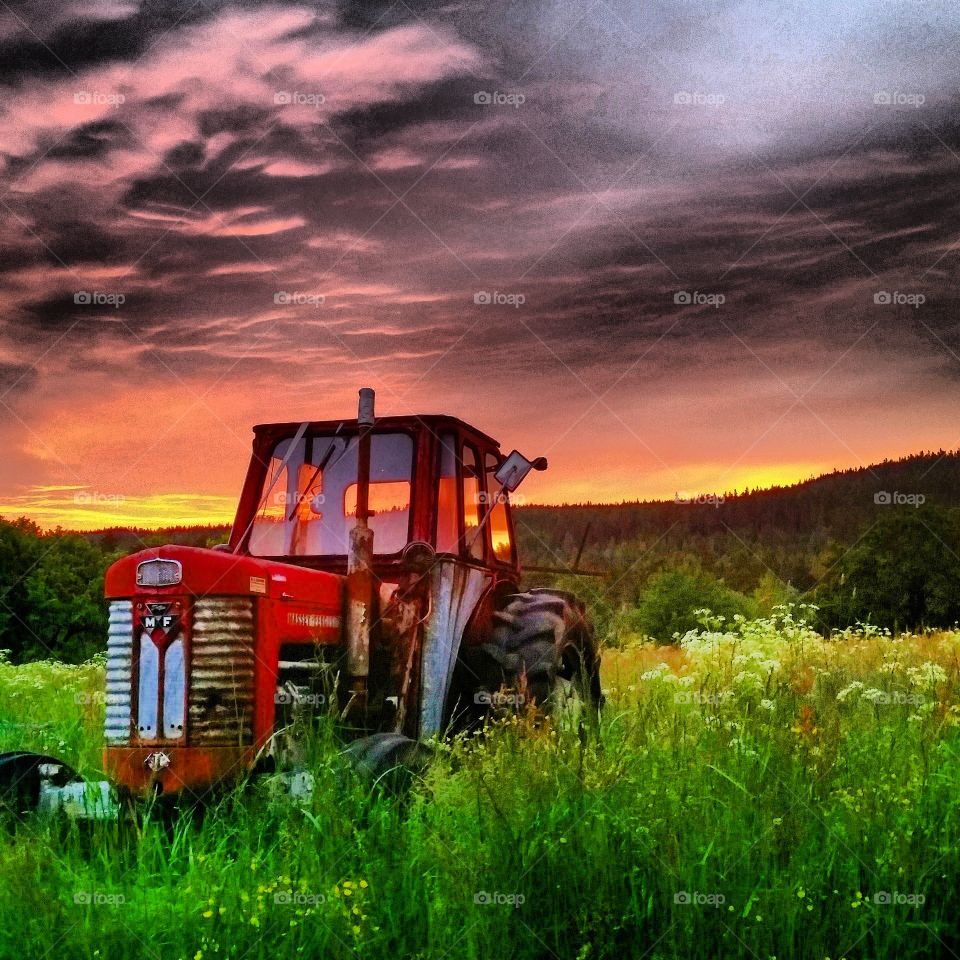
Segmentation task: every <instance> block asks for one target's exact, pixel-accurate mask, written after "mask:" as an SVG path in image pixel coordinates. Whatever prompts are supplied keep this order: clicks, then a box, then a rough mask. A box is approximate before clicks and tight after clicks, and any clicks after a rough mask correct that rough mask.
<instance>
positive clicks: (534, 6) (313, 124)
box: [0, 0, 960, 528]
mask: <svg viewBox="0 0 960 960" xmlns="http://www.w3.org/2000/svg"><path fill="white" fill-rule="evenodd" d="M958 50H960V7H958V6H957V5H956V4H954V3H951V2H948V0H901V2H897V0H848V2H839V0H833V2H825V0H804V2H802V3H800V2H796V3H794V2H789V0H777V2H734V0H701V2H665V3H657V2H654V3H643V4H641V3H637V2H635V0H633V2H629V0H623V2H617V0H596V2H590V0H586V2H584V3H573V2H566V3H549V2H542V3H536V2H529V3H522V2H507V0H483V2H470V0H466V2H458V0H453V2H451V3H449V4H439V3H438V4H428V3H418V2H414V0H396V2H394V3H390V2H383V3H376V2H367V3H357V4H353V3H330V4H324V3H312V4H295V3H289V4H286V3H284V4H268V3H257V2H247V3H222V2H215V0H199V2H196V0H184V2H177V0H152V2H137V0H129V2H121V0H117V2H114V0H91V2H82V0H81V2H70V0H57V2H54V0H25V2H11V3H9V5H8V4H5V3H4V4H0V84H3V88H4V89H3V95H2V98H0V151H2V162H3V175H2V179H0V213H2V217H0V444H2V455H0V514H2V515H4V516H7V517H13V516H18V515H21V514H22V515H27V516H31V517H33V518H35V519H36V520H37V521H38V522H40V523H41V524H42V525H44V526H53V525H56V524H62V525H64V526H68V527H75V528H92V527H99V526H103V525H105V524H113V523H131V524H138V525H141V526H149V525H158V524H162V523H171V522H185V523H193V522H202V521H220V520H225V519H228V518H229V517H230V516H231V514H232V508H233V504H234V502H235V499H236V496H237V493H238V491H239V486H240V482H241V480H242V477H243V473H244V470H245V467H246V462H247V459H248V456H249V449H250V441H251V436H252V435H251V432H250V427H251V426H252V425H253V424H254V423H257V422H265V421H270V420H303V419H325V418H335V417H341V416H353V415H355V403H356V391H357V388H358V387H360V386H364V385H369V386H372V387H374V388H375V389H376V390H377V406H378V411H379V412H380V413H381V414H384V415H385V414H388V413H389V414H403V413H419V412H423V413H450V414H454V415H457V416H460V417H462V418H464V419H465V420H468V421H470V422H472V423H475V424H476V425H477V426H478V427H480V428H481V429H483V430H485V431H486V432H488V433H490V434H492V435H493V436H495V437H497V438H498V439H499V440H500V441H501V442H502V444H503V445H504V447H505V448H506V449H507V450H509V449H511V448H513V447H518V448H519V449H521V450H522V451H523V452H525V453H527V454H529V455H531V456H533V455H546V456H547V457H548V458H549V460H550V463H551V466H550V470H549V471H548V472H547V473H546V474H542V475H537V476H535V477H534V478H533V479H531V480H530V481H529V482H528V485H527V487H526V488H525V490H524V493H525V494H526V495H527V496H528V497H529V498H530V499H533V500H537V501H541V502H560V501H564V500H595V501H610V500H621V499H636V498H652V497H673V496H674V495H675V494H676V493H678V492H681V493H686V494H688V495H690V494H695V493H702V492H707V491H722V490H730V489H733V488H740V489H742V488H744V487H745V486H760V485H769V484H772V483H783V482H791V481H794V480H799V479H805V478H807V477H809V476H811V475H813V474H817V473H820V472H824V471H826V470H829V469H832V468H834V467H844V466H853V465H860V464H865V463H871V462H875V461H878V460H882V459H883V458H884V457H896V456H901V455H904V454H907V453H910V452H914V451H918V450H921V449H931V448H932V449H937V448H940V447H945V448H952V447H957V446H960V390H958V389H957V387H958V383H960V378H958V374H960V328H958V319H957V317H958V314H957V309H956V308H957V300H958V297H957V288H956V278H957V271H958V261H960V217H958V216H957V212H958V207H960V120H958V118H960V111H958V106H960V94H958V88H960V55H958ZM485 301H488V302H485Z"/></svg>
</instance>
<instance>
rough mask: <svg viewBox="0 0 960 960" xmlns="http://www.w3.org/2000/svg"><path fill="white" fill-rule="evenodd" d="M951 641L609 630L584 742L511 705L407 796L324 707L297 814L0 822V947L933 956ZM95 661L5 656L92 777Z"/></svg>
mask: <svg viewBox="0 0 960 960" xmlns="http://www.w3.org/2000/svg"><path fill="white" fill-rule="evenodd" d="M728 627H729V625H728ZM958 646H960V634H946V635H942V636H940V637H937V636H929V635H927V636H924V637H920V638H917V637H905V638H896V639H893V638H887V637H883V636H877V635H875V634H873V633H871V632H865V631H859V632H852V633H850V634H849V635H848V636H847V637H846V640H845V642H844V643H838V642H836V640H825V639H822V638H820V637H817V636H816V634H814V633H813V632H812V631H810V630H809V629H808V628H805V627H804V626H803V625H802V624H801V623H799V622H798V621H797V620H796V619H794V617H793V616H792V614H790V613H789V612H787V613H783V612H781V613H780V614H779V615H778V616H777V618H776V620H768V621H763V622H749V623H739V622H738V624H737V626H736V627H734V628H730V629H729V632H726V633H717V632H706V631H704V632H701V634H699V635H698V636H696V637H694V638H692V639H691V640H690V641H689V642H688V644H687V648H686V650H685V658H684V660H683V664H682V666H680V667H677V668H676V669H674V668H672V667H670V666H669V664H671V663H674V664H675V663H677V662H678V661H679V659H680V658H679V657H678V656H677V655H676V651H674V650H673V648H663V647H654V646H651V645H647V646H643V647H639V646H638V647H634V648H631V649H629V650H624V651H608V652H607V657H606V664H605V669H606V676H607V680H606V685H607V686H608V705H607V708H606V710H605V712H604V717H603V719H602V722H601V724H600V730H599V733H598V734H597V735H596V737H594V736H593V735H591V736H590V737H586V738H583V739H581V738H580V737H579V736H578V735H577V732H576V731H574V730H567V729H560V730H553V729H552V728H551V727H550V726H549V725H545V724H537V723H532V722H528V721H527V719H526V718H519V719H518V720H515V721H511V722H509V723H504V724H501V725H498V726H497V727H495V728H493V729H491V730H489V731H488V732H487V733H486V734H485V735H484V736H480V737H474V738H469V739H462V740H457V741H454V742H452V743H444V744H441V745H439V747H438V749H437V751H436V754H435V758H434V761H433V762H432V763H431V765H430V767H429V768H428V770H427V771H426V772H425V774H424V776H423V777H422V778H420V779H417V780H416V781H415V782H414V784H413V786H412V788H411V789H410V791H409V792H406V793H402V794H397V793H392V792H389V791H386V790H382V789H379V788H376V787H371V785H370V784H369V783H365V782H363V781H361V780H359V779H358V778H357V777H356V776H355V775H354V773H353V772H352V771H351V770H350V769H349V768H348V766H347V765H346V763H345V761H344V758H343V756H342V755H341V753H340V752H339V746H338V743H337V741H336V739H335V737H334V735H333V731H332V730H331V729H329V728H328V727H326V726H324V727H321V729H320V730H319V732H318V736H317V739H316V742H315V743H314V744H312V745H311V753H310V756H311V759H310V761H309V762H310V769H311V770H312V772H313V773H314V775H315V778H316V784H317V788H316V792H315V795H314V796H313V798H312V799H311V800H309V801H308V802H307V803H306V804H305V806H304V807H303V808H302V809H301V808H298V807H297V806H296V805H294V804H292V803H290V802H289V801H286V800H284V799H282V798H278V797H276V796H274V795H272V794H271V792H270V790H269V789H268V788H269V783H268V782H262V781H261V782H257V783H254V784H252V785H250V786H248V787H247V788H246V789H245V790H243V791H242V792H239V791H238V792H237V793H236V794H232V795H228V796H226V797H222V798H220V799H218V800H215V801H214V802H213V803H211V804H210V805H209V806H208V807H207V808H206V810H205V811H204V812H203V814H202V815H200V814H196V815H192V816H191V815H190V814H189V813H186V814H184V815H183V816H181V817H179V818H176V819H174V821H173V822H172V823H164V822H163V821H162V820H161V819H160V818H159V817H155V816H144V817H143V818H142V820H141V822H139V823H136V824H135V823H133V822H130V821H122V822H118V823H109V824H101V825H94V826H84V827H79V826H72V827H65V826H63V825H61V824H57V823H50V822H45V821H39V820H31V821H28V822H25V823H21V824H18V825H15V824H10V825H9V829H4V830H2V831H0V957H3V958H6V957H11V958H12V957H41V956H43V955H44V953H45V952H49V947H50V945H51V944H55V945H56V950H55V954H56V956H57V958H58V960H137V958H140V957H143V958H156V957H163V958H166V957H170V958H174V960H215V958H234V960H278V958H285V957H324V958H331V960H354V958H356V957H363V958H365V960H388V958H389V960H395V958H398V957H404V958H406V957H410V958H415V960H433V958H443V957H451V958H452V957H463V958H471V960H479V958H493V957H496V958H503V960H544V958H547V957H561V958H568V957H569V958H577V957H579V958H581V960H608V958H609V960H614V958H617V960H619V958H623V957H635V956H637V957H638V956H640V955H641V954H643V953H644V951H647V955H648V957H649V958H650V960H674V958H677V957H683V958H685V960H713V958H716V957H725V958H731V960H754V958H757V957H761V958H768V957H781V958H785V957H811V958H816V960H822V958H824V957H841V956H847V957H851V958H852V957H897V958H902V960H926V958H929V957H936V956H943V955H945V954H946V951H945V948H944V944H945V943H952V942H953V939H952V938H953V931H954V930H955V929H956V916H957V912H958V910H960V887H958V885H957V883H956V877H957V875H958V873H960V792H958V791H957V789H956V785H957V782H958V779H960V760H958V758H960V727H958V726H957V717H958V716H960V673H958V669H957V664H956V659H955V651H956V650H957V649H958ZM928 657H934V658H935V662H928V661H927V658H928ZM102 683H103V669H102V666H100V665H97V664H91V665H85V666H82V667H66V666H63V665H55V664H50V663H46V664H29V665H26V666H22V667H16V668H15V667H12V666H10V665H3V664H0V733H2V731H4V730H5V729H6V728H5V726H4V723H5V722H6V721H14V722H17V723H23V724H30V725H31V729H35V739H34V740H32V741H31V743H30V744H29V745H30V746H33V747H35V748H39V749H46V750H49V751H51V752H54V753H62V754H63V755H64V759H65V760H67V761H68V762H71V763H74V764H78V765H79V766H81V767H82V768H83V769H84V770H86V771H88V772H89V773H94V772H95V769H96V767H95V764H96V762H97V761H96V756H97V747H98V745H99V740H100V729H101V723H102V708H100V709H98V710H95V711H93V712H91V711H89V710H88V708H87V706H86V704H87V702H88V701H89V700H90V699H91V698H93V699H95V698H96V694H97V693H98V692H100V691H102ZM43 724H47V726H46V727H44V726H43ZM78 731H79V733H80V735H79V736H78ZM6 742H7V743H10V741H9V740H7V741H6ZM58 744H62V745H63V748H62V749H61V750H58V749H57V746H58ZM7 748H9V747H7ZM0 749H4V745H3V743H2V742H0ZM141 813H143V811H142V810H141ZM5 826H6V825H5Z"/></svg>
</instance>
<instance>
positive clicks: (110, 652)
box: [104, 600, 133, 743]
mask: <svg viewBox="0 0 960 960" xmlns="http://www.w3.org/2000/svg"><path fill="white" fill-rule="evenodd" d="M132 656H133V604H132V603H131V602H130V601H129V600H114V601H113V602H112V603H111V604H110V626H109V628H108V630H107V698H106V705H107V712H106V719H105V722H104V736H105V737H106V740H107V742H108V743H117V742H126V741H128V740H129V739H130V680H131V663H132Z"/></svg>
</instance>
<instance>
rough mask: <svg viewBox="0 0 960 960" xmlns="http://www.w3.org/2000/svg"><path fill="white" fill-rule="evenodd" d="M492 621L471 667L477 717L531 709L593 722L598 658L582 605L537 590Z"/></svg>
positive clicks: (598, 701) (510, 604) (599, 701)
mask: <svg viewBox="0 0 960 960" xmlns="http://www.w3.org/2000/svg"><path fill="white" fill-rule="evenodd" d="M493 616H494V623H493V631H492V633H491V636H490V640H489V641H488V642H487V643H485V644H483V646H482V647H481V654H482V656H481V657H479V658H477V660H476V661H475V662H476V663H477V664H478V669H477V670H476V673H477V674H478V682H477V684H476V688H475V693H474V703H475V704H476V705H477V706H478V707H480V713H481V714H484V713H485V714H486V715H487V716H494V717H496V716H502V715H504V714H506V713H511V712H517V711H522V710H525V709H527V708H528V707H530V706H531V705H533V706H534V707H535V708H536V709H537V710H539V711H541V712H543V713H546V714H548V715H551V716H554V717H558V718H563V717H573V716H575V717H576V718H577V722H578V723H579V722H580V721H582V720H583V719H584V718H588V717H591V716H592V717H594V718H595V717H596V716H597V713H598V711H599V709H600V707H601V705H602V694H601V690H600V657H599V654H598V653H597V649H596V643H595V641H594V637H593V628H592V626H591V625H590V622H589V621H588V620H587V617H586V614H585V611H584V607H583V604H582V603H581V601H579V600H578V599H577V598H576V597H575V596H574V595H573V594H572V593H567V592H566V591H563V590H552V589H549V588H539V589H535V590H528V591H527V592H525V593H518V594H514V595H513V596H511V597H510V598H509V602H508V603H507V605H506V607H504V609H502V610H498V611H497V612H496V613H495V614H494V615H493ZM484 708H485V709H484Z"/></svg>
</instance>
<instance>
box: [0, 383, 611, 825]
mask: <svg viewBox="0 0 960 960" xmlns="http://www.w3.org/2000/svg"><path fill="white" fill-rule="evenodd" d="M545 468H546V460H544V459H543V458H540V459H536V460H533V461H530V460H528V459H526V458H525V457H523V456H522V455H521V454H519V453H518V452H516V451H514V452H513V453H511V454H510V455H509V456H506V457H505V456H503V455H502V454H501V452H500V450H499V445H498V444H497V442H496V441H495V440H493V439H491V438H490V437H488V436H486V435H485V434H484V433H481V432H480V431H479V430H477V429H475V428H474V427H471V426H469V425H468V424H466V423H464V422H463V421H461V420H458V419H456V418H454V417H449V416H406V417H385V418H383V419H379V420H377V419H375V417H374V405H373V391H372V390H369V389H364V390H361V391H360V404H359V412H358V417H357V419H356V420H345V421H339V420H329V421H318V422H309V423H273V424H265V425H261V426H258V427H255V428H254V441H253V456H252V459H251V462H250V466H249V469H248V472H247V476H246V480H245V482H244V485H243V491H242V494H241V497H240V502H239V507H238V510H237V515H236V520H235V522H234V525H233V528H232V532H231V534H230V538H229V541H228V542H227V543H225V544H221V545H218V546H217V547H214V548H213V549H201V548H196V547H187V546H175V545H171V546H164V547H159V548H150V549H147V550H142V551H140V552H139V553H135V554H133V555H131V556H128V557H125V558H124V559H122V560H120V561H118V562H117V563H115V564H114V565H113V566H112V567H111V568H110V569H109V571H108V572H107V576H106V590H105V592H106V596H107V600H108V601H109V633H108V638H107V667H106V730H105V739H106V745H105V750H104V764H105V769H106V770H107V772H108V776H109V777H110V784H112V786H113V787H114V788H116V790H117V791H119V792H120V793H121V794H127V795H130V796H133V797H146V796H153V795H156V794H164V795H178V794H179V795H185V794H186V795H193V796H201V795H203V794H204V793H206V792H207V791H209V790H210V789H211V788H212V787H214V786H215V785H218V784H229V783H231V782H233V781H236V780H237V779H238V778H240V777H242V776H245V775H247V774H248V773H249V772H251V771H253V770H255V769H258V768H261V767H264V766H266V767H270V766H282V765H283V758H282V757H280V756H279V755H280V753H281V752H282V751H281V747H280V744H281V743H282V742H284V738H283V733H284V731H285V730H287V729H289V728H290V726H291V720H292V717H294V716H295V715H296V714H297V712H298V710H299V709H300V708H302V706H303V705H304V704H316V703H319V702H322V703H327V704H330V703H335V704H336V712H337V715H338V717H339V719H340V720H341V721H342V728H343V730H344V731H345V734H346V736H347V737H348V738H349V739H352V741H353V743H352V746H351V749H352V750H353V753H354V755H356V756H359V757H360V758H361V759H362V761H363V762H366V763H368V764H370V763H372V764H373V765H374V766H380V767H382V766H383V765H384V764H390V763H393V762H396V761H398V759H399V758H402V757H403V755H404V753H405V752H409V750H410V747H411V745H412V744H416V743H418V742H423V741H428V740H430V739H431V738H434V737H436V736H438V735H441V734H443V733H445V732H447V731H450V730H456V729H462V728H463V727H465V726H470V725H475V724H479V723H482V722H483V720H484V718H485V717H486V716H489V715H490V714H497V713H500V712H503V710H505V709H511V708H516V707H517V706H520V707H523V708H525V709H534V710H539V711H542V712H545V713H549V712H551V711H570V710H571V709H572V708H575V710H576V711H580V713H581V714H583V713H586V714H587V715H589V713H590V711H594V712H595V711H596V709H597V708H598V706H599V702H600V683H599V659H598V654H597V650H596V648H595V644H594V640H593V635H592V631H591V627H590V625H589V622H588V620H587V618H586V615H585V611H584V607H583V604H582V603H581V602H580V601H578V600H577V599H576V597H575V596H573V595H572V594H570V593H566V592H563V591H559V590H551V589H535V590H529V591H522V590H521V589H520V575H521V567H520V563H519V560H518V557H517V550H516V544H515V538H514V528H513V520H512V517H511V508H510V498H509V495H510V493H511V492H512V491H514V490H515V489H516V488H517V486H518V485H519V483H520V482H521V481H522V480H523V479H524V477H525V476H526V475H527V474H528V473H529V471H530V470H542V469H545ZM4 771H6V778H5V779H6V781H7V782H9V781H11V780H15V781H16V783H17V785H18V789H19V790H20V792H21V793H22V794H26V795H28V799H30V800H33V801H36V802H38V803H39V804H40V805H41V806H47V807H57V806H70V805H71V804H72V805H73V806H76V805H77V798H78V796H79V795H80V793H83V795H84V796H86V797H89V796H90V795H91V791H90V786H91V785H89V784H85V785H82V786H81V785H80V784H79V783H77V782H75V779H74V776H73V773H72V771H71V770H70V769H69V768H68V767H66V766H65V765H63V764H60V763H59V762H58V761H56V760H53V759H52V758H49V757H40V756H37V755H35V754H27V753H21V754H7V755H5V756H4V757H2V758H0V781H3V780H4V776H3V774H4ZM107 790H108V786H107V785H106V784H101V785H98V786H97V787H96V789H94V790H93V794H94V795H95V796H97V797H103V796H105V795H106V792H107Z"/></svg>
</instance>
